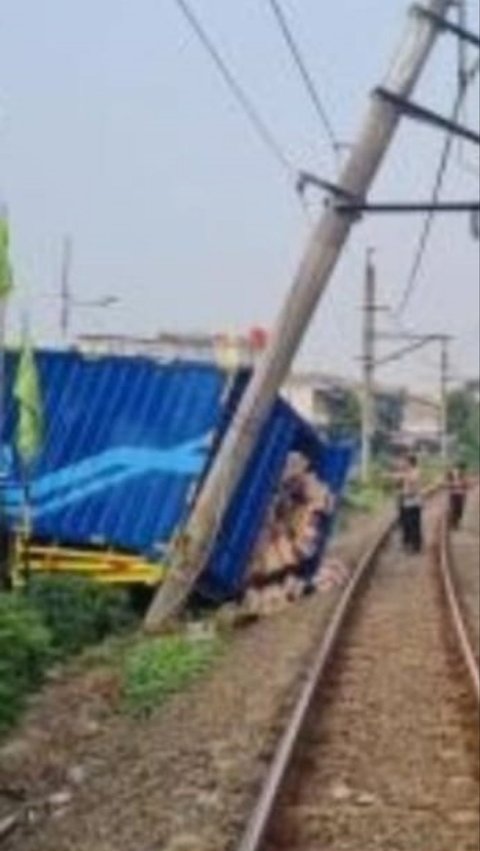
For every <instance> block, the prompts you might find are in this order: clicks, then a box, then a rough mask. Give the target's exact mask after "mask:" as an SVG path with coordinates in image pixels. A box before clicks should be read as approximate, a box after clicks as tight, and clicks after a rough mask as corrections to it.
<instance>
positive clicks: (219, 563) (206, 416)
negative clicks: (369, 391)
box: [0, 351, 353, 601]
mask: <svg viewBox="0 0 480 851" xmlns="http://www.w3.org/2000/svg"><path fill="white" fill-rule="evenodd" d="M16 360H17V355H16V354H15V353H8V354H7V360H6V387H5V399H6V417H5V421H4V427H3V434H2V435H1V445H0V449H1V452H0V458H1V464H2V475H1V487H2V490H1V495H0V498H1V511H0V515H1V517H2V518H3V522H4V523H6V526H7V528H8V530H9V532H10V533H11V535H12V536H13V537H14V539H15V540H16V541H17V547H16V552H17V562H19V563H20V562H21V559H22V553H21V549H22V547H21V542H22V539H23V536H22V529H23V528H24V518H25V509H26V506H25V496H26V495H25V488H24V486H23V482H22V475H21V469H20V464H19V459H18V457H17V455H16V450H15V429H16V422H17V415H18V412H17V410H16V403H15V400H14V397H13V392H12V389H13V381H14V375H15V370H16ZM37 362H38V369H39V374H40V381H41V387H42V394H43V402H44V420H45V433H44V441H43V446H42V451H41V453H40V455H39V458H38V460H37V462H36V463H35V465H34V466H33V468H32V470H31V475H30V481H29V488H28V520H29V531H30V535H31V540H30V542H29V561H30V565H31V569H32V570H33V571H48V572H55V571H60V572H69V573H79V574H85V575H90V576H93V577H95V579H97V580H98V581H101V582H105V583H118V584H124V585H149V586H152V587H154V586H157V585H158V584H159V583H161V582H162V580H163V579H164V577H165V575H166V572H167V571H168V555H169V551H170V550H171V547H172V544H173V542H174V541H175V540H176V538H177V537H178V536H179V535H181V534H182V531H183V530H184V528H185V527H186V524H187V522H188V518H189V514H190V512H191V510H192V506H193V505H194V503H195V499H196V497H197V495H198V493H199V492H200V490H201V488H202V483H203V481H204V480H205V476H206V474H207V473H208V470H209V469H210V465H211V464H212V461H213V459H214V458H215V455H216V453H217V451H218V449H219V447H220V445H221V443H222V440H223V438H224V436H225V434H226V432H227V430H228V427H229V423H230V422H231V419H232V416H233V414H234V412H235V410H236V408H237V406H238V404H239V401H240V399H241V397H242V394H243V392H244V390H245V387H246V384H247V382H248V378H249V374H248V373H247V372H245V371H241V372H238V373H236V374H235V375H232V374H229V373H226V372H224V371H222V370H221V369H220V368H218V367H216V366H214V365H205V364H199V363H195V362H183V361H174V362H170V363H159V362H155V361H154V360H151V359H147V358H143V357H117V356H101V357H92V356H87V355H84V354H80V353H76V352H65V351H41V352H39V353H38V354H37ZM352 454H353V449H352V446H351V445H348V444H345V443H338V444H335V443H331V442H328V441H326V440H323V439H321V438H320V437H319V436H318V435H317V434H316V432H315V431H314V430H313V429H312V428H311V427H310V426H309V424H308V423H306V422H305V421H304V420H303V419H302V418H301V417H299V415H298V414H297V413H295V412H294V411H293V409H292V408H291V407H290V406H289V405H288V404H287V403H286V402H284V401H283V400H282V399H280V398H279V399H277V401H276V403H275V405H274V408H273V410H272V412H271V415H270V417H269V419H268V422H267V424H266V425H265V427H264V429H263V432H262V434H261V437H260V439H259V440H258V442H257V445H256V447H255V451H254V453H253V456H252V458H251V460H250V463H249V464H248V466H247V469H246V471H245V473H244V475H243V477H242V479H241V481H240V484H239V486H238V487H237V489H236V492H235V494H234V496H233V499H232V500H231V503H230V505H229V507H228V511H227V513H226V515H225V517H224V518H223V522H222V524H221V527H220V531H219V534H218V536H217V539H216V542H215V546H214V548H213V551H212V553H211V556H210V559H209V562H208V565H207V566H206V569H205V570H204V572H203V575H202V576H201V578H200V580H199V582H198V584H197V589H196V590H197V592H198V593H199V594H201V595H202V596H203V597H205V598H208V599H211V600H214V601H223V600H226V599H232V598H235V597H238V596H239V595H241V594H242V593H244V591H245V589H246V588H247V587H249V586H252V585H254V586H258V585H262V584H265V583H269V582H275V581H282V580H283V579H285V577H286V576H292V575H298V576H301V577H302V578H303V579H308V578H311V577H313V576H314V575H315V573H316V572H317V571H318V569H319V567H320V564H321V560H322V555H323V552H324V550H325V546H326V544H327V541H328V538H329V535H330V534H331V530H332V525H333V522H334V519H335V515H336V512H337V509H338V504H339V498H340V496H341V492H342V489H343V487H344V484H345V481H346V477H347V473H348V469H349V466H350V463H351V460H352Z"/></svg>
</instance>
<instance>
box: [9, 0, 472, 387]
mask: <svg viewBox="0 0 480 851" xmlns="http://www.w3.org/2000/svg"><path fill="white" fill-rule="evenodd" d="M191 3H192V7H193V8H194V9H195V10H196V11H197V13H198V14H199V15H200V16H201V18H202V21H203V22H204V24H205V26H206V27H207V28H208V31H209V33H210V34H211V36H212V37H213V39H214V40H215V42H216V43H217V45H218V47H219V48H220V50H221V52H222V54H223V55H224V57H225V58H226V60H227V61H228V63H229V65H230V67H231V68H232V69H233V70H234V72H235V74H236V75H237V76H238V78H239V79H240V81H241V83H242V85H243V86H244V87H245V89H246V90H247V91H248V93H249V96H250V97H251V98H252V100H253V101H254V102H255V104H256V106H257V108H258V110H259V111H260V113H261V114H262V117H263V118H264V120H265V121H266V122H267V123H268V125H269V127H271V128H272V131H273V133H274V134H275V137H276V138H278V140H279V141H280V143H281V145H282V148H283V149H284V150H285V151H286V153H287V156H288V158H289V159H290V161H291V162H292V164H293V166H294V167H295V168H298V169H303V170H311V171H314V172H315V173H317V174H319V175H322V176H324V177H327V178H332V177H333V176H334V169H333V161H332V155H331V150H330V147H329V145H328V141H327V139H326V137H325V134H324V132H323V129H322V126H321V125H320V123H319V122H318V119H317V116H316V114H315V112H314V110H313V108H312V105H311V103H310V101H309V100H308V98H307V96H306V94H305V89H304V88H303V86H302V84H301V81H300V80H299V77H298V75H297V73H296V71H295V68H294V67H293V65H292V62H291V58H290V56H289V54H288V53H287V51H286V49H285V45H284V43H283V41H282V38H281V35H280V32H279V30H278V27H277V26H276V24H275V20H274V18H273V16H272V11H271V8H270V7H269V4H268V2H267V0H236V2H232V0H230V2H226V0H191ZM283 7H284V11H285V13H286V15H287V16H288V19H289V21H290V24H291V27H292V30H293V32H294V34H295V36H296V37H297V39H298V42H299V44H300V45H301V48H302V51H303V53H304V56H305V58H306V60H307V63H308V66H309V69H310V71H311V73H312V75H313V76H314V78H315V80H316V83H317V85H318V88H319V91H320V93H321V95H322V98H323V100H324V102H325V105H326V108H327V110H328V113H329V116H330V118H331V122H332V123H333V125H334V126H335V128H336V132H337V135H338V136H339V137H340V138H341V139H342V140H345V141H347V142H351V141H353V140H354V139H355V134H356V132H357V129H358V126H359V123H360V121H361V119H362V116H363V114H364V112H365V109H366V107H367V99H368V95H369V92H370V91H371V90H372V88H374V87H375V86H376V85H378V84H379V83H380V82H381V81H382V78H383V77H384V75H385V72H386V70H387V69H388V67H389V64H390V62H391V58H392V55H393V53H394V50H395V47H396V46H397V45H398V42H399V40H400V38H401V35H402V27H403V26H404V23H405V14H406V10H407V7H408V2H407V0H389V2H385V0H337V2H336V3H332V4H327V3H319V2H318V0H283ZM469 16H470V26H471V28H473V29H478V27H479V20H478V18H479V11H478V2H475V0H471V2H469ZM470 59H471V61H473V60H474V59H475V56H474V55H473V56H471V57H470ZM455 75H456V46H455V40H454V39H451V38H450V37H448V36H443V37H442V39H441V41H440V42H439V45H438V47H437V48H436V51H435V55H434V57H433V58H432V61H431V62H430V63H429V66H428V69H427V72H426V74H425V77H424V80H423V81H422V84H421V85H420V88H419V90H418V93H417V94H416V99H417V100H421V101H422V102H423V103H426V104H428V105H429V106H430V107H433V108H436V109H438V110H439V111H441V112H442V113H444V114H448V113H449V112H450V111H451V108H452V103H453V98H454V91H455V80H456V76H455ZM467 112H468V115H467V116H465V120H468V122H469V124H470V125H471V126H473V127H475V128H478V85H477V86H476V87H475V88H474V89H472V92H471V96H470V99H469V104H468V110H467ZM442 144H443V137H442V134H441V133H439V132H437V131H434V130H432V129H431V128H427V127H420V126H419V125H414V124H413V123H412V122H409V121H405V122H404V123H403V125H402V129H401V131H400V132H399V134H398V136H397V138H396V140H395V143H394V145H393V147H392V149H391V151H390V154H389V156H388V159H387V161H386V163H385V165H384V167H383V170H382V173H381V175H380V176H379V179H378V180H377V181H376V184H375V187H374V189H373V192H372V196H371V197H372V198H375V199H378V200H380V199H381V200H407V199H408V200H412V199H419V200H424V199H426V198H428V197H429V195H430V192H431V188H432V185H433V178H434V174H435V170H436V167H437V163H438V160H439V157H440V151H441V146H442ZM464 161H466V164H465V162H464ZM477 169H478V154H477V149H476V148H474V147H473V146H472V145H469V144H466V145H464V146H463V150H461V149H460V146H459V145H456V149H455V154H454V156H453V157H452V161H451V165H450V169H449V173H448V180H447V185H446V188H445V197H448V198H461V199H463V200H465V199H470V198H475V197H476V196H478V173H476V170H477ZM0 197H1V198H3V199H4V200H5V201H6V203H7V205H8V209H9V215H10V220H11V227H12V242H13V258H14V264H15V273H16V280H17V292H16V295H15V299H14V303H13V306H12V309H11V311H10V334H11V335H14V334H15V333H16V329H17V327H18V323H19V316H20V313H21V311H22V310H24V309H25V308H27V309H28V312H29V314H30V317H31V323H32V326H33V329H34V333H35V337H36V339H37V341H38V342H39V343H43V344H45V343H55V342H58V339H59V322H58V314H59V304H58V299H57V298H56V297H53V298H52V293H55V292H56V291H57V290H58V287H59V279H60V263H61V246H62V239H63V237H64V235H65V234H70V235H71V237H72V239H73V266H72V286H73V288H74V290H75V293H76V296H77V298H78V299H79V300H85V301H90V300H93V301H95V300H97V299H99V298H102V297H103V296H105V295H116V296H117V297H118V299H119V301H118V304H117V305H116V306H114V307H111V308H109V309H108V310H104V309H99V308H97V309H93V308H87V307H78V308H77V309H76V310H75V312H74V316H73V323H72V334H73V335H75V334H78V333H84V332H121V333H131V334H134V335H142V336H150V335H153V334H155V333H157V332H158V331H160V330H176V331H192V330H208V331H214V332H221V333H234V332H243V331H247V330H248V329H249V328H251V327H253V326H259V325H260V326H264V327H266V328H271V327H272V325H273V323H274V321H275V318H276V316H277V314H278V312H279V309H280V307H281V305H282V301H283V299H284V298H285V295H286V293H287V291H288V288H289V286H290V284H291V281H292V279H293V276H294V274H295V271H296V269H297V266H298V263H299V261H300V258H301V255H302V252H303V250H304V249H305V246H306V244H307V238H308V235H309V231H310V230H311V227H312V223H313V221H314V220H315V219H316V217H317V216H318V215H319V214H320V212H321V202H322V199H321V197H320V196H318V195H315V194H312V195H310V196H309V214H308V216H306V214H305V211H304V210H303V209H302V208H301V206H300V204H299V203H298V198H297V197H296V195H295V192H294V190H293V187H292V183H291V181H290V179H289V177H288V175H286V174H285V172H284V171H283V170H282V169H281V168H280V167H279V164H278V163H277V161H276V160H275V159H274V157H273V156H272V154H271V152H270V151H269V150H268V149H266V148H265V147H264V145H263V143H262V141H261V140H260V139H259V138H258V137H257V135H255V133H254V132H253V130H252V128H251V127H250V125H249V124H248V122H247V121H246V119H245V116H244V115H243V113H242V112H241V111H240V110H239V108H238V105H237V104H236V103H235V101H234V100H233V99H232V96H231V94H230V92H229V91H228V90H227V89H226V87H225V84H224V82H223V80H222V79H221V78H220V77H219V75H218V72H217V70H216V69H215V68H214V67H213V65H212V63H211V62H210V60H209V59H208V57H207V56H206V54H205V53H204V51H203V50H202V48H201V46H200V45H199V43H198V42H197V41H196V40H195V38H194V36H193V35H192V33H191V31H190V30H189V29H188V27H187V26H186V23H185V20H184V19H183V18H182V16H181V14H180V12H179V9H178V6H177V5H176V3H175V2H174V0H135V2H134V0H83V2H82V3H73V2H65V0H42V2H41V3H33V2H32V0H16V2H15V3H9V4H2V8H1V9H0ZM421 223H422V221H421V219H419V218H418V217H417V216H412V217H410V216H409V217H397V216H394V217H377V216H375V217H373V216H371V217H367V218H365V219H363V220H362V221H361V222H360V223H359V224H358V225H357V226H356V228H355V230H354V233H353V236H352V239H351V241H350V243H349V246H348V249H347V250H346V252H345V253H344V256H343V258H342V260H341V262H340V264H339V267H338V269H337V271H336V273H335V275H334V277H333V279H332V281H331V284H330V287H329V290H328V292H327V295H326V297H325V298H324V300H323V301H322V303H321V304H320V305H319V307H318V310H317V312H316V315H315V317H314V318H313V319H312V323H311V326H310V330H309V333H308V336H307V338H306V340H305V342H304V345H303V346H302V350H301V352H300V354H299V358H298V360H297V366H298V367H301V368H311V369H316V370H320V371H329V372H335V373H338V374H341V375H352V376H356V375H358V372H359V368H360V367H359V363H358V355H359V354H360V341H361V311H360V305H361V300H362V288H363V277H364V266H365V254H366V249H367V247H368V246H374V247H375V250H376V263H377V267H378V286H379V300H380V301H381V302H382V304H384V305H385V306H389V307H394V306H395V305H396V304H397V303H398V301H399V298H400V295H401V292H402V289H403V287H404V286H405V282H406V279H407V275H408V272H409V268H410V266H411V263H412V259H413V254H414V250H415V246H416V241H417V239H418V234H419V229H420V227H421ZM478 248H479V244H478V242H475V241H474V240H473V239H472V236H471V233H470V230H469V222H468V218H466V217H465V216H444V217H442V218H441V219H440V218H439V219H438V220H437V222H436V224H435V227H434V231H433V236H432V239H431V242H430V244H429V249H428V253H427V255H426V262H425V265H424V267H423V270H422V274H421V276H420V278H419V281H418V287H417V289H416V290H415V293H414V296H413V298H412V300H411V302H410V304H409V308H408V311H407V313H406V314H405V317H404V320H405V323H406V324H408V325H409V326H411V327H413V328H414V329H415V330H416V331H419V332H426V333H436V332H448V333H450V334H452V335H454V336H455V342H454V344H453V358H454V372H455V377H456V378H460V377H463V376H465V377H468V376H470V375H472V374H473V375H475V374H477V372H478V360H479V351H478V345H479V344H478V336H479V285H478V276H479V270H478V265H479V252H478ZM379 324H380V325H381V326H382V330H385V331H392V330H394V326H393V325H392V322H391V319H390V317H389V314H388V313H382V314H381V315H379ZM388 350H389V349H388V346H387V345H386V344H385V343H384V344H382V347H381V350H380V354H386V353H387V351H388ZM438 361H439V356H438V351H436V350H435V348H432V349H431V351H427V352H426V353H422V354H421V355H418V356H415V357H412V358H409V359H408V361H405V362H404V363H403V364H401V365H400V364H399V365H397V366H395V368H393V369H392V368H390V369H385V370H383V372H382V373H381V376H380V375H379V378H381V379H382V380H384V381H387V382H390V383H392V382H393V383H396V384H399V383H401V384H410V385H411V386H412V387H422V388H430V389H432V391H433V392H435V390H436V388H437V387H438V374H437V373H438V368H437V365H438Z"/></svg>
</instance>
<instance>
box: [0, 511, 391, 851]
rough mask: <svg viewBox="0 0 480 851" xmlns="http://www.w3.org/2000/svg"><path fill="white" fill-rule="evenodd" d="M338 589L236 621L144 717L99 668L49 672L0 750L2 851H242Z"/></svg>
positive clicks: (346, 538)
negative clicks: (201, 670) (124, 704)
mask: <svg viewBox="0 0 480 851" xmlns="http://www.w3.org/2000/svg"><path fill="white" fill-rule="evenodd" d="M376 526H378V520H377V521H371V520H370V521H369V520H367V521H366V520H365V518H361V519H359V520H358V521H357V522H356V524H354V525H353V526H351V528H350V531H349V532H347V533H342V535H341V536H339V539H338V542H337V543H336V544H335V546H333V547H332V550H331V553H330V555H331V556H334V555H335V556H339V557H340V558H342V559H343V560H344V561H345V562H346V563H349V564H352V563H353V562H354V561H355V560H356V559H357V558H358V557H359V555H360V554H361V552H362V551H363V549H364V547H365V546H366V544H367V542H368V540H369V536H370V535H371V533H372V529H373V527H376ZM338 594H339V591H338V590H336V591H331V592H329V593H328V594H324V595H317V596H315V597H313V598H310V599H305V600H304V601H302V602H300V603H297V604H295V605H292V606H291V607H290V608H289V609H287V610H286V611H285V612H283V613H281V614H278V615H275V616H272V617H271V618H268V619H265V620H263V621H260V622H258V623H257V624H255V625H252V626H250V627H248V628H245V629H244V630H241V631H238V632H237V633H236V634H235V635H234V637H233V638H232V639H231V640H230V642H229V644H228V647H227V650H226V652H225V653H224V654H223V656H222V657H221V658H220V660H219V661H218V662H217V663H216V665H215V667H214V669H213V670H212V671H211V673H210V674H209V675H208V676H206V677H205V678H204V679H203V680H202V681H199V682H197V683H196V684H194V685H193V686H192V687H191V688H189V689H188V690H187V691H186V692H184V693H182V694H179V695H177V696H175V697H174V698H173V699H171V700H170V701H169V702H168V703H167V704H165V705H164V706H163V707H161V708H159V709H158V711H156V712H155V713H154V714H153V715H152V716H151V717H150V718H148V719H146V720H142V721H138V720H137V721H136V720H134V719H132V718H128V717H125V715H122V714H120V713H119V712H118V710H117V708H116V707H117V697H118V695H117V684H116V682H115V680H114V678H112V675H111V673H110V672H109V671H108V670H105V669H103V670H102V667H101V666H99V667H97V668H93V669H90V670H89V671H88V673H85V672H84V673H82V674H79V675H77V676H75V677H72V676H70V677H68V678H65V677H63V678H62V677H61V678H60V679H59V680H58V681H54V682H52V683H51V684H50V685H49V686H48V687H47V688H46V689H44V691H43V693H42V694H41V695H40V696H39V697H37V698H36V699H35V701H34V703H33V705H32V707H31V710H30V712H29V714H28V716H27V718H26V719H25V722H24V724H23V725H22V727H21V729H20V730H18V731H17V733H16V735H15V736H13V737H12V738H11V739H10V740H9V741H7V742H6V743H4V745H3V747H2V748H1V749H0V827H1V821H2V818H5V817H9V816H11V815H12V816H13V817H15V816H18V817H19V818H20V822H19V824H18V825H17V826H16V827H15V828H14V829H13V830H12V832H11V833H10V834H9V836H8V837H7V838H6V839H5V840H4V841H3V843H1V847H2V851H230V849H233V848H234V847H235V843H236V841H237V840H238V834H239V828H240V827H241V825H242V824H243V823H244V820H245V817H246V814H247V813H248V811H249V809H250V807H251V805H252V800H253V798H254V795H255V793H256V791H257V789H258V786H259V783H260V781H261V779H262V777H263V776H264V773H265V770H266V766H267V764H268V760H269V757H270V756H271V753H272V750H273V746H274V743H275V741H276V739H277V736H278V733H279V730H280V729H281V725H282V721H283V720H284V718H285V715H286V712H287V711H288V709H289V707H290V706H291V705H292V701H293V700H294V698H295V693H296V686H297V683H298V678H299V676H301V673H302V670H304V669H305V666H306V665H307V663H308V659H309V656H310V653H311V651H312V650H313V648H314V646H315V644H316V642H317V641H318V638H319V635H320V634H321V632H322V630H323V629H324V627H325V624H326V623H327V621H328V617H329V615H330V613H331V610H332V607H333V606H334V604H335V602H336V599H337V598H338ZM252 660H254V662H253V661H252Z"/></svg>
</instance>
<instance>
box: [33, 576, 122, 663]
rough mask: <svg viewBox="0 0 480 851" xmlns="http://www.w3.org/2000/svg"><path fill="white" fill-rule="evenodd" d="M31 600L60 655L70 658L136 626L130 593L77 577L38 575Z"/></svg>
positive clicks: (35, 578) (34, 579)
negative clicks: (111, 635)
mask: <svg viewBox="0 0 480 851" xmlns="http://www.w3.org/2000/svg"><path fill="white" fill-rule="evenodd" d="M28 597H29V600H30V602H31V604H32V605H34V606H35V607H36V609H37V610H38V611H39V612H40V614H41V616H42V617H43V620H44V621H45V623H46V624H47V626H48V628H49V629H50V631H51V633H52V639H53V644H54V647H55V649H56V651H57V654H58V655H59V656H62V657H65V656H70V655H72V654H74V653H78V652H79V651H80V650H82V649H83V648H84V647H88V646H89V645H91V644H95V643H96V642H98V641H101V640H102V639H104V638H105V637H106V636H107V635H110V634H112V633H119V632H123V631H125V630H126V629H128V628H129V627H131V626H132V625H133V622H134V620H135V616H134V614H133V612H132V610H131V607H130V602H129V597H128V593H127V592H126V591H123V590H120V589H117V588H105V587H104V586H102V585H99V584H98V583H96V582H93V581H92V580H90V579H85V578H82V577H76V576H54V577H52V576H38V577H34V578H33V579H32V581H31V586H30V588H29V591H28Z"/></svg>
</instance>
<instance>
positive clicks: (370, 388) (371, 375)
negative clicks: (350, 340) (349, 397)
mask: <svg viewBox="0 0 480 851" xmlns="http://www.w3.org/2000/svg"><path fill="white" fill-rule="evenodd" d="M376 283H377V282H376V270H375V266H374V264H373V249H371V248H370V249H368V252H367V265H366V274H365V294H364V307H363V313H364V319H363V354H362V364H363V392H362V481H363V482H367V481H368V479H369V478H370V468H371V462H372V440H373V436H374V433H375V319H376V310H377V304H376V300H377V294H376Z"/></svg>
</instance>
